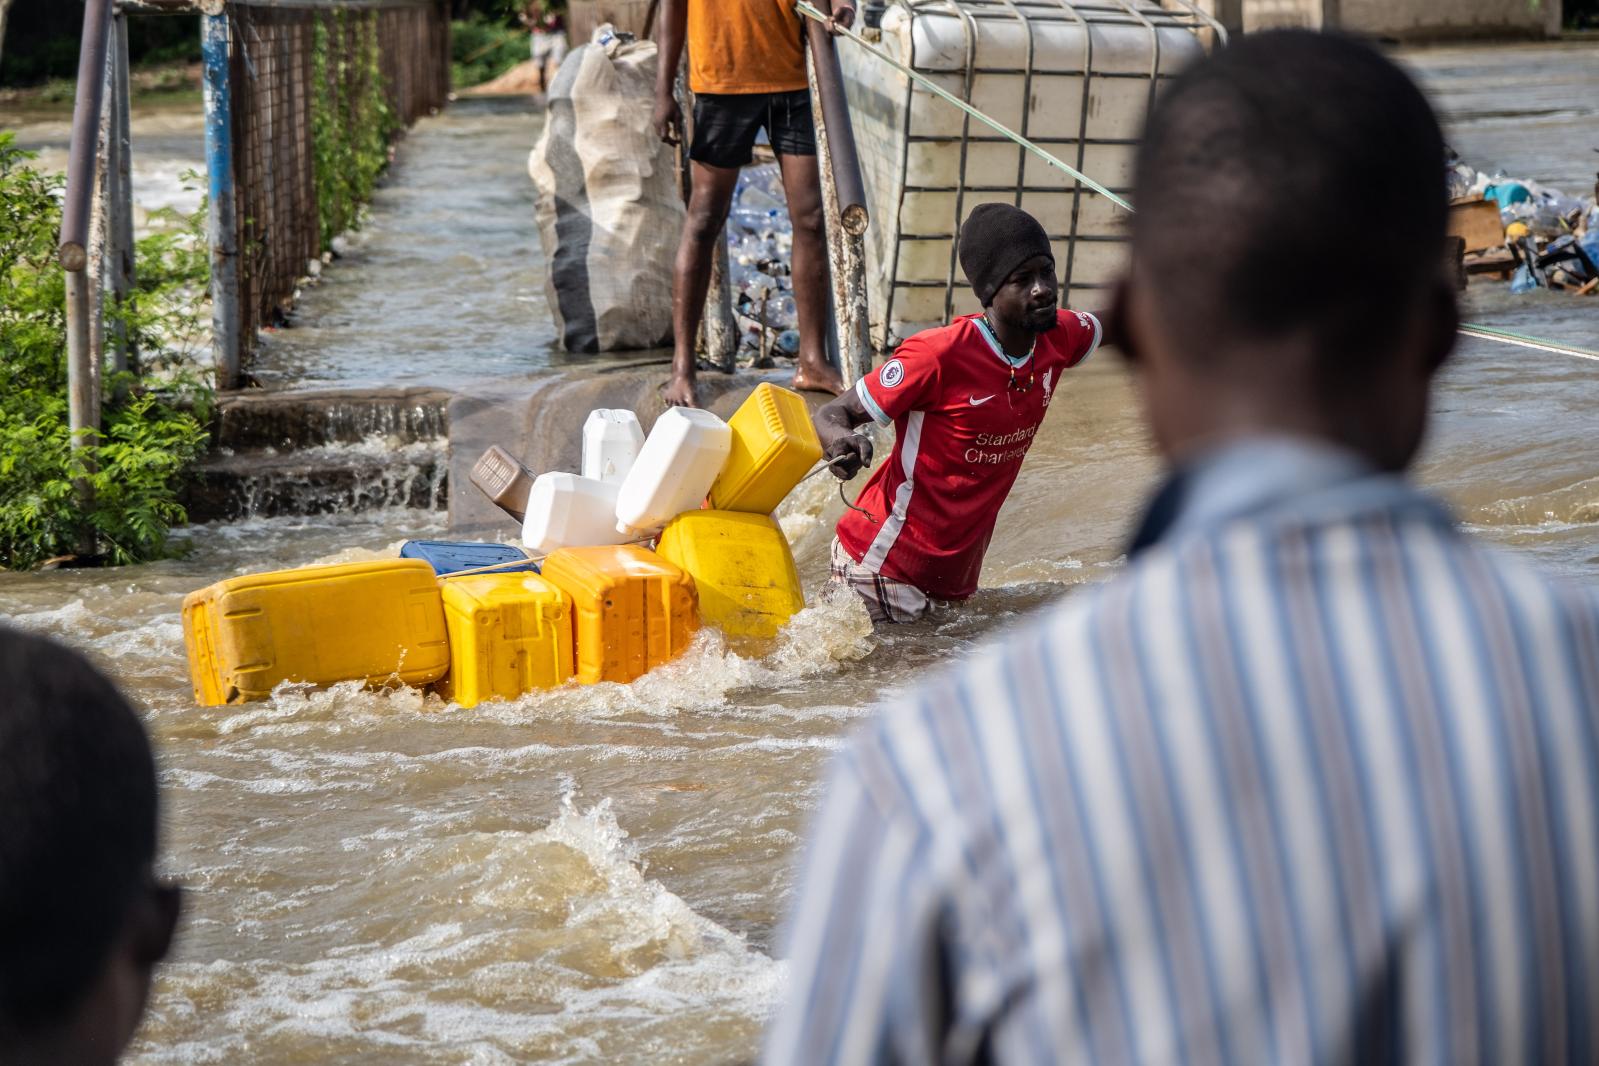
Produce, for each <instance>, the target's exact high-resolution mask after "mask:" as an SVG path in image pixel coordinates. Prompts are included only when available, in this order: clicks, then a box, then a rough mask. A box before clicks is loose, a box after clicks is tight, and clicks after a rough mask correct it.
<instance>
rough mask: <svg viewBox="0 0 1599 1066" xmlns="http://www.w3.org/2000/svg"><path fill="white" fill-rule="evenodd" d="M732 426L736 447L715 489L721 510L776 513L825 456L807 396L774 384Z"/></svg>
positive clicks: (758, 390)
mask: <svg viewBox="0 0 1599 1066" xmlns="http://www.w3.org/2000/svg"><path fill="white" fill-rule="evenodd" d="M727 425H728V428H729V429H731V430H732V431H733V448H732V451H731V452H729V453H728V457H727V463H726V464H725V465H724V466H723V467H722V473H721V475H720V476H718V477H717V479H716V482H715V483H714V484H713V485H712V486H711V506H712V507H713V508H715V509H716V510H718V511H748V512H750V513H752V514H771V513H772V512H773V511H775V510H777V505H778V504H780V503H782V502H783V497H785V496H787V495H788V494H789V493H790V492H792V491H794V486H795V485H798V484H799V483H800V481H801V480H802V479H803V478H804V477H805V475H806V474H808V473H810V471H811V467H813V466H815V465H816V462H817V460H819V459H821V457H822V441H821V438H819V437H818V436H817V435H816V426H815V425H814V424H813V423H812V422H811V412H810V409H809V408H807V407H806V406H805V399H804V397H802V396H801V395H800V394H799V393H797V392H790V391H789V390H788V389H783V388H779V387H777V386H776V385H773V384H772V383H771V382H769V381H763V382H761V384H759V385H757V386H756V387H755V391H754V392H752V393H750V395H749V398H748V399H747V400H745V401H744V402H743V404H741V405H740V406H739V409H738V410H737V411H734V412H733V417H732V418H730V419H728V421H727Z"/></svg>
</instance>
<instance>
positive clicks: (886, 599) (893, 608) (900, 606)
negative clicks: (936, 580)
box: [829, 537, 933, 624]
mask: <svg viewBox="0 0 1599 1066" xmlns="http://www.w3.org/2000/svg"><path fill="white" fill-rule="evenodd" d="M829 580H830V581H831V582H832V583H833V584H835V585H842V586H844V587H845V588H848V589H851V590H852V591H854V593H855V595H857V596H859V597H860V598H861V599H862V600H863V601H865V603H866V613H867V614H869V615H871V616H872V621H873V622H878V623H881V622H888V623H890V624H897V623H901V622H914V621H916V620H917V619H919V618H921V617H923V616H924V615H926V614H927V612H928V611H929V610H931V609H932V607H933V601H932V600H930V599H928V598H927V594H926V593H925V592H923V591H922V590H921V589H919V588H917V587H916V586H915V585H907V584H905V583H904V582H901V581H895V580H894V579H893V578H887V577H884V576H883V575H882V574H877V573H873V572H872V571H870V570H868V569H866V568H865V567H864V566H862V565H861V564H860V563H857V562H856V561H855V560H854V559H851V558H850V557H849V552H847V551H845V550H844V546H843V545H842V544H840V543H839V542H838V538H837V537H834V538H833V560H832V571H831V574H830V576H829Z"/></svg>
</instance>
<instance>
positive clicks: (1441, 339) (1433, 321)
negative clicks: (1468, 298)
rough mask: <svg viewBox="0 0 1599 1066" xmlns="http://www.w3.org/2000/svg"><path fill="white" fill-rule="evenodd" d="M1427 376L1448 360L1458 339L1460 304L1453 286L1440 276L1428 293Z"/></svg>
mask: <svg viewBox="0 0 1599 1066" xmlns="http://www.w3.org/2000/svg"><path fill="white" fill-rule="evenodd" d="M1426 313H1427V341H1426V344H1427V352H1426V356H1427V362H1426V369H1427V376H1428V377H1432V376H1433V375H1434V374H1436V373H1438V371H1439V369H1440V368H1441V367H1442V366H1443V365H1444V363H1446V362H1447V361H1448V360H1449V355H1450V353H1451V352H1453V351H1454V350H1455V344H1456V342H1457V341H1458V340H1459V339H1460V305H1459V303H1457V302H1456V299H1455V287H1454V285H1453V284H1452V283H1451V282H1450V281H1449V279H1447V278H1444V277H1440V278H1439V279H1438V280H1437V281H1436V282H1434V283H1433V286H1432V288H1431V290H1430V291H1429V292H1428V293H1427V312H1426Z"/></svg>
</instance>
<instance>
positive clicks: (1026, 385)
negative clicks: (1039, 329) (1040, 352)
mask: <svg viewBox="0 0 1599 1066" xmlns="http://www.w3.org/2000/svg"><path fill="white" fill-rule="evenodd" d="M983 326H984V327H985V328H986V329H987V330H988V333H989V335H990V336H991V337H993V338H994V347H995V348H997V349H999V352H1000V354H1001V355H1003V356H1005V359H1004V362H1005V365H1006V366H1008V367H1009V368H1010V381H1009V383H1008V384H1006V386H1005V388H1006V389H1007V390H1010V389H1015V390H1017V391H1019V392H1027V391H1028V390H1030V389H1031V388H1032V387H1033V372H1034V368H1033V366H1032V365H1031V364H1030V363H1029V365H1028V367H1027V380H1026V381H1020V380H1018V379H1017V377H1016V365H1017V364H1016V362H1015V360H1017V359H1020V360H1021V361H1022V362H1027V361H1028V360H1030V359H1031V358H1032V357H1033V349H1034V348H1037V347H1038V338H1037V337H1034V338H1033V343H1032V344H1029V345H1028V346H1027V354H1026V355H1022V356H1013V355H1010V354H1008V353H1007V352H1006V351H1005V342H1004V341H1002V340H1000V339H999V330H997V329H995V328H994V323H993V322H992V321H990V320H989V317H988V312H987V311H984V312H983Z"/></svg>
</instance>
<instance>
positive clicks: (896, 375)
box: [877, 359, 905, 389]
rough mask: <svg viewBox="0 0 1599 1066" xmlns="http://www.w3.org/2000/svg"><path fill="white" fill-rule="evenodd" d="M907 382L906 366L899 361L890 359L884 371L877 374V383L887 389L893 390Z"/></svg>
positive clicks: (884, 366) (885, 364)
mask: <svg viewBox="0 0 1599 1066" xmlns="http://www.w3.org/2000/svg"><path fill="white" fill-rule="evenodd" d="M904 380H905V364H904V363H902V362H900V361H899V360H898V359H890V360H889V361H888V362H886V363H884V364H883V369H881V370H879V371H878V372H877V382H878V384H880V385H882V386H883V388H885V389H892V388H893V387H894V386H896V385H898V384H899V383H900V382H902V381H904Z"/></svg>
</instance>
